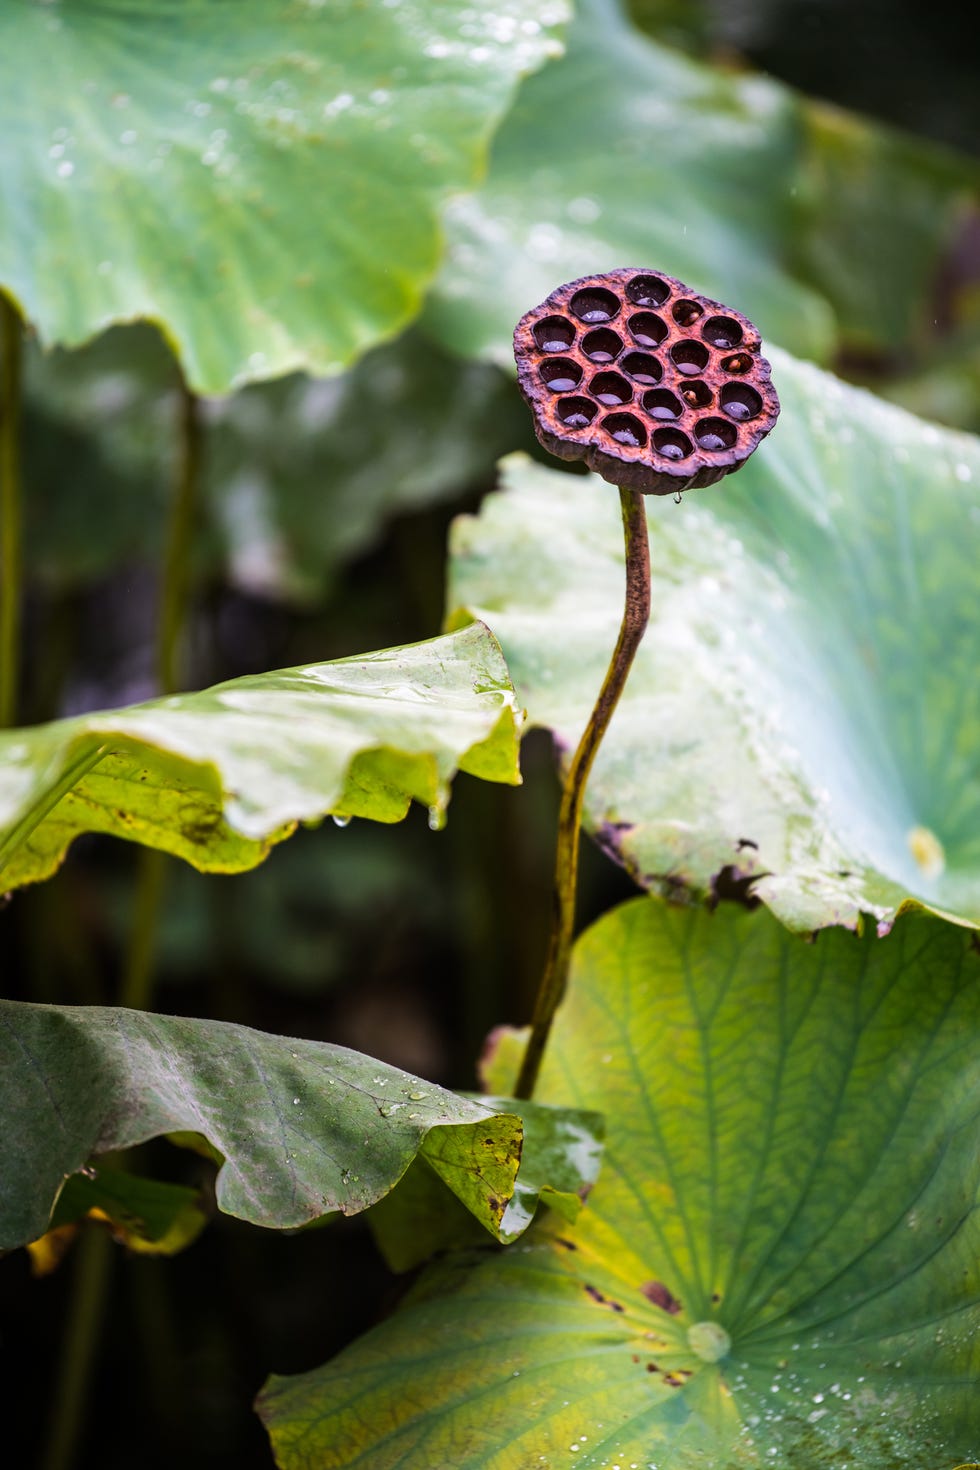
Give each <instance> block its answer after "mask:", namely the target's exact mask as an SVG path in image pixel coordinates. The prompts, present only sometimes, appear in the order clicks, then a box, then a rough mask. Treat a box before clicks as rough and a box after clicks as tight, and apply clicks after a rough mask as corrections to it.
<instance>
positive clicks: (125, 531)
mask: <svg viewBox="0 0 980 1470" xmlns="http://www.w3.org/2000/svg"><path fill="white" fill-rule="evenodd" d="M25 366H26V372H25V377H26V381H27V403H28V414H27V422H26V431H27V432H26V434H25V446H24V480H25V484H27V485H28V486H29V487H30V493H29V495H28V496H27V499H26V504H25V507H24V509H25V517H26V522H27V525H26V532H27V539H28V563H29V565H30V567H31V569H32V572H33V575H34V576H35V577H37V578H38V579H39V580H43V581H44V582H45V583H46V584H47V585H49V586H54V587H58V588H62V589H64V588H72V587H75V586H78V585H85V584H86V583H88V582H91V581H92V580H94V579H95V578H97V577H99V576H104V575H105V574H106V573H107V571H110V570H112V569H113V568H118V566H119V564H120V562H122V561H123V560H124V559H125V558H133V559H135V558H136V557H140V558H142V560H144V561H154V560H155V559H156V558H157V557H158V555H159V546H160V543H161V539H162V537H163V535H164V517H165V512H166V504H167V500H168V488H169V482H170V481H172V480H173V479H174V478H175V475H176V469H175V468H174V466H173V458H174V447H175V439H174V434H175V426H176V424H177V417H178V411H179V405H178V401H177V392H176V389H177V378H176V371H175V367H174V363H173V360H172V358H171V357H170V355H169V353H168V352H167V350H166V348H165V346H164V345H163V343H162V341H161V339H160V337H159V335H158V334H157V333H156V332H155V331H153V330H152V329H150V328H148V327H145V326H130V327H125V328H122V327H119V328H115V329H113V330H112V331H109V332H105V333H103V334H102V336H101V337H98V338H97V339H96V340H95V341H93V342H91V343H89V344H87V345H86V346H85V347H84V348H79V349H76V350H75V351H73V352H66V351H59V350H56V351H54V352H46V353H42V352H41V351H39V350H38V349H37V348H33V349H31V350H29V351H28V353H27V357H26V365H25ZM201 421H202V430H203V449H202V487H201V502H202V511H203V517H204V518H206V520H207V522H208V528H207V529H208V535H207V537H206V539H205V538H203V537H202V538H201V542H202V544H201V545H199V546H198V548H197V554H198V556H199V557H200V556H201V554H202V552H203V551H204V550H205V548H206V549H207V551H208V553H209V554H210V556H211V559H212V561H213V562H217V563H218V564H219V565H220V563H221V562H222V561H223V562H224V570H225V575H226V576H227V578H228V580H229V582H230V583H231V584H232V585H233V586H235V587H236V588H238V589H240V590H242V591H243V592H245V593H246V594H249V595H252V596H256V595H257V596H261V597H278V598H281V599H284V600H289V601H292V602H299V603H309V602H311V601H313V600H314V599H317V598H321V597H322V596H323V595H324V592H325V591H327V590H328V589H329V584H330V582H331V580H332V578H333V577H335V576H336V574H337V571H338V569H339V568H340V567H342V566H343V565H344V564H345V563H348V562H349V561H350V560H351V559H352V558H354V557H356V556H359V555H362V554H363V553H364V552H365V551H367V550H369V549H370V548H371V547H372V546H373V545H374V544H375V543H376V542H377V541H378V540H379V539H380V538H381V536H382V535H383V533H384V530H385V527H386V524H387V522H388V521H390V520H391V519H392V518H393V517H395V516H397V515H399V514H403V513H407V512H410V511H416V510H421V509H424V508H427V507H429V506H432V505H434V504H436V503H438V502H439V501H443V500H446V499H448V498H451V497H457V496H461V495H463V494H465V493H466V492H467V491H471V490H472V489H473V488H475V487H485V486H488V485H489V484H490V483H491V482H492V479H493V475H494V466H495V464H496V461H497V460H498V459H499V458H500V456H501V455H502V454H505V453H507V452H508V451H510V450H513V449H516V448H520V447H523V446H524V445H525V444H529V443H531V442H533V434H532V432H531V427H530V422H529V420H528V417H527V412H526V410H525V408H524V405H523V402H522V401H521V398H520V395H519V394H518V392H517V389H516V387H515V386H514V384H513V382H512V381H509V380H508V378H507V377H505V376H504V374H502V373H501V372H500V371H499V369H497V368H494V367H491V366H490V365H489V364H485V363H476V362H462V361H460V360H459V359H457V358H455V357H452V356H450V354H448V353H446V352H445V351H441V350H440V349H439V348H437V347H436V346H435V345H434V344H433V343H432V342H430V341H428V340H427V339H426V338H425V337H423V336H422V335H421V333H419V332H417V331H408V332H406V333H404V334H403V335H402V336H401V337H399V338H398V339H397V340H396V341H394V342H389V343H385V344H384V345H383V346H380V347H376V348H374V349H373V350H372V351H371V352H368V353H366V354H365V356H364V357H363V358H361V359H360V360H359V361H358V362H357V363H356V364H355V365H354V366H353V367H352V368H351V369H350V370H349V371H348V372H346V373H343V374H341V375H340V376H339V377H336V378H331V379H310V378H309V377H307V376H306V375H305V374H299V373H296V374H292V375H290V376H289V377H287V378H284V379H281V380H278V381H276V382H273V383H263V384H254V385H252V386H250V387H248V388H246V389H243V390H242V391H241V392H240V393H237V394H235V395H233V396H232V397H230V398H227V399H220V400H213V401H209V402H207V403H206V404H204V405H202V411H201Z"/></svg>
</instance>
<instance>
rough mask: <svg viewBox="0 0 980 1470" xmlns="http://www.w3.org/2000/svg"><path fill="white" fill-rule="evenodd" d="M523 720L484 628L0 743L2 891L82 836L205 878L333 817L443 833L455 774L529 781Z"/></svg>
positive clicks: (34, 875) (11, 734) (43, 871)
mask: <svg viewBox="0 0 980 1470" xmlns="http://www.w3.org/2000/svg"><path fill="white" fill-rule="evenodd" d="M519 718H520V711H519V710H518V708H517V705H516V703H515V700H514V695H513V690H512V688H511V685H510V681H509V678H508V675H507V669H506V666H505V664H504V662H503V659H502V658H501V656H500V649H499V647H498V645H497V643H496V641H495V640H494V638H493V637H492V636H491V635H490V634H489V633H488V632H487V630H486V628H483V627H480V626H476V625H474V626H473V627H470V628H466V629H464V630H463V631H462V632H461V633H459V634H451V635H449V636H448V637H443V638H434V639H430V640H429V641H428V642H425V643H417V644H413V645H409V646H407V647H405V648H394V649H388V650H386V651H384V652H381V653H371V654H368V655H366V656H365V657H363V658H350V659H338V660H337V661H335V662H333V663H328V664H310V665H307V666H305V667H302V668H297V669H283V670H280V671H279V672H278V673H274V674H260V675H254V676H251V677H247V678H243V679H233V680H230V681H229V682H228V683H226V684H218V685H216V686H215V687H214V688H213V689H206V690H203V691H202V692H200V693H197V694H182V695H175V696H172V697H169V698H165V699H156V700H152V701H150V702H149V703H147V704H142V705H133V706H132V707H130V708H129V709H124V710H115V711H111V712H107V713H104V714H93V715H81V716H78V717H76V718H74V719H67V720H58V721H55V722H53V723H52V724H49V725H41V726H37V727H36V728H33V729H25V730H13V731H6V732H3V733H2V734H0V889H2V890H6V889H10V888H15V887H17V886H18V885H19V884H21V883H28V882H33V881H36V880H38V879H40V878H45V877H47V876H48V875H49V874H50V873H52V872H53V871H54V870H55V869H56V868H57V866H58V864H59V863H60V862H61V860H62V859H63V857H64V855H65V853H66V851H67V849H68V847H69V845H70V843H71V842H72V841H73V840H74V838H75V837H77V836H78V835H79V833H81V832H107V833H110V834H112V835H115V836H118V837H126V838H129V839H130V840H132V841H136V842H142V843H144V844H146V845H147V846H150V847H157V848H161V849H162V850H163V851H165V852H170V853H173V854H175V855H176V856H178V857H182V858H184V859H185V860H186V861H188V862H190V863H191V864H193V866H194V867H197V868H200V869H202V870H205V871H216V872H237V871H241V870H242V869H245V868H250V867H254V866H255V864H256V863H258V862H261V860H262V858H263V857H265V856H266V854H267V853H268V851H269V848H270V846H271V845H272V844H273V843H275V842H279V841H281V840H282V839H283V838H284V837H287V836H288V835H289V833H290V831H292V829H293V827H294V826H295V824H296V823H297V822H309V821H315V820H317V819H319V818H321V817H323V816H324V815H325V814H326V813H327V812H331V811H332V812H334V813H336V814H341V815H343V816H347V817H350V816H358V817H370V818H372V819H373V820H375V821H380V822H396V821H400V820H401V818H402V817H403V816H404V815H405V813H406V811H407V810H408V806H409V803H410V802H411V800H412V799H413V798H414V799H415V800H417V801H420V802H423V803H424V804H425V805H427V806H428V807H429V808H430V810H431V811H432V813H433V820H434V821H441V820H442V815H443V814H444V812H445V808H446V805H447V802H448V798H449V783H450V781H451V779H452V777H453V776H454V775H455V773H456V771H457V770H462V771H468V772H470V773H471V774H472V775H475V776H479V777H482V778H483V779H484V780H489V781H505V782H510V783H511V784H516V783H517V782H519V780H520V775H519V771H518V767H517V731H518V726H519Z"/></svg>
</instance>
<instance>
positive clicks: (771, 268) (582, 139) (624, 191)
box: [425, 0, 834, 363]
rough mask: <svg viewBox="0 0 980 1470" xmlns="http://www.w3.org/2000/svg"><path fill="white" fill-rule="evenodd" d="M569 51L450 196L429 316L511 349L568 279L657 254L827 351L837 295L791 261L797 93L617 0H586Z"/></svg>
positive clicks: (442, 327) (476, 339) (434, 326)
mask: <svg viewBox="0 0 980 1470" xmlns="http://www.w3.org/2000/svg"><path fill="white" fill-rule="evenodd" d="M576 9H577V18H576V20H575V22H574V23H573V25H572V26H571V27H570V29H569V32H568V35H567V38H566V40H567V52H566V54H565V56H564V57H563V58H562V59H561V60H560V61H556V62H555V63H553V64H552V65H550V66H548V67H546V68H545V69H544V70H543V71H542V72H541V73H540V74H539V75H538V76H536V77H533V78H531V79H530V80H529V81H528V82H527V83H526V84H525V85H524V86H523V87H522V89H521V92H520V95H519V97H518V100H517V103H516V104H515V106H514V108H513V109H512V111H511V112H510V114H509V116H508V117H507V119H506V121H505V122H504V124H503V126H502V127H501V129H500V132H499V133H498V135H497V138H496V139H495V141H494V146H493V150H492V154H491V164H490V170H489V173H488V176H487V180H486V183H485V184H483V185H482V186H481V188H480V189H479V190H478V191H477V192H475V193H473V194H470V195H466V196H464V197H462V198H461V199H459V200H456V201H454V202H453V203H452V204H451V205H450V207H449V209H448V212H447V217H446V218H447V229H448V232H449V238H450V244H451V249H450V253H449V256H448V259H447V262H446V265H445V266H444V268H443V270H442V271H441V272H440V274H439V276H438V278H437V281H436V284H435V287H434V294H433V297H432V299H431V301H430V304H429V306H428V308H427V311H426V318H425V320H426V323H427V325H428V326H429V328H430V329H431V330H433V331H434V332H435V333H436V334H437V335H438V336H439V337H440V338H441V339H442V340H444V341H445V342H447V343H448V344H449V345H450V346H451V347H454V348H455V349H456V350H457V351H461V352H468V353H479V354H483V355H487V356H492V357H494V358H495V359H496V360H497V361H500V362H508V363H509V362H510V360H511V337H512V334H513V330H514V324H515V323H516V322H517V320H518V318H519V317H521V316H522V315H523V314H524V312H525V311H527V310H528V308H529V307H531V306H533V305H534V304H535V303H536V302H538V301H543V300H544V298H545V297H546V296H547V295H548V294H549V293H550V292H551V291H552V290H553V289H554V287H555V286H556V285H558V284H559V283H560V282H562V281H569V280H573V279H575V278H576V277H578V276H582V275H586V274H592V273H595V272H598V271H605V270H612V269H615V268H617V267H620V266H631V265H635V266H637V267H643V266H654V267H656V268H658V269H661V270H664V271H667V272H668V273H669V274H670V275H674V276H678V277H679V278H680V279H681V280H683V281H686V282H688V284H689V285H691V286H692V287H694V289H695V290H699V291H703V292H704V293H706V294H707V295H708V296H710V297H712V298H715V299H718V300H720V301H730V302H731V303H732V304H733V305H737V306H738V307H739V308H740V309H741V310H743V311H745V312H746V313H747V314H748V315H749V316H750V317H751V318H752V320H753V321H754V322H755V323H756V324H757V325H758V327H759V329H760V331H761V332H762V333H763V335H764V336H765V337H767V338H768V339H770V340H775V341H777V342H780V343H782V345H783V346H785V347H789V348H791V349H793V350H795V351H797V352H800V353H802V354H804V355H806V356H811V357H816V358H822V357H824V356H826V355H827V354H828V353H829V352H830V351H831V348H832V346H833V343H834V328H833V319H832V315H831V313H830V311H829V309H828V307H827V305H826V303H825V302H824V301H822V300H821V299H820V298H819V297H818V296H817V294H816V293H815V292H814V291H813V290H812V289H810V288H808V287H807V286H805V285H803V284H802V283H801V282H800V281H798V280H795V279H793V277H792V275H791V274H790V272H789V269H788V266H787V262H788V260H789V255H790V245H791V236H792V232H793V228H794V219H795V212H794V198H793V187H794V184H795V183H798V181H799V180H798V169H799V117H798V107H797V104H796V102H795V100H794V99H793V97H792V94H791V93H789V92H788V91H787V90H786V89H785V88H781V87H779V86H777V85H775V84H774V83H771V82H769V81H767V80H765V79H764V78H761V77H747V78H746V77H741V78H736V77H731V76H725V75H724V74H722V73H721V72H719V71H716V70H712V69H711V68H708V67H704V66H701V65H699V64H698V63H697V62H694V61H691V60H689V59H688V58H686V57H684V56H682V55H680V53H678V52H673V51H671V50H669V49H668V48H667V47H664V46H659V45H658V44H657V43H656V42H654V41H651V40H649V39H648V38H647V37H645V36H643V35H642V34H641V33H640V32H639V31H637V30H636V29H635V28H634V27H633V26H631V25H630V24H629V23H628V22H627V21H626V20H625V19H624V17H623V14H622V9H621V6H620V4H619V0H581V3H580V4H579V5H578V6H577V7H576Z"/></svg>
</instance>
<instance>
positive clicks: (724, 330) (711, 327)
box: [701, 316, 742, 352]
mask: <svg viewBox="0 0 980 1470" xmlns="http://www.w3.org/2000/svg"><path fill="white" fill-rule="evenodd" d="M701 335H702V337H703V338H704V340H705V341H706V342H710V343H711V345H712V347H717V348H718V349H719V351H721V352H725V351H727V350H728V348H729V347H737V346H738V344H739V343H740V342H741V340H742V328H741V327H740V326H739V324H738V322H737V321H736V320H735V318H734V317H730V316H709V317H708V320H707V321H706V322H705V324H704V326H703V327H702V328H701Z"/></svg>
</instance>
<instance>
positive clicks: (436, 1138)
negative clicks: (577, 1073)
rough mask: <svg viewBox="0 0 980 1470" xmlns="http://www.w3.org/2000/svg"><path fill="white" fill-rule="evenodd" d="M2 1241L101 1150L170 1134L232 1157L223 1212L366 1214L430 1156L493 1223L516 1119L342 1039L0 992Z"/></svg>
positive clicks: (517, 1135)
mask: <svg viewBox="0 0 980 1470" xmlns="http://www.w3.org/2000/svg"><path fill="white" fill-rule="evenodd" d="M0 1060H2V1065H0V1095H2V1106H3V1115H4V1120H5V1123H4V1130H3V1138H2V1141H0V1249H3V1248H9V1247H11V1246H15V1245H20V1244H23V1243H24V1242H26V1241H29V1240H34V1239H36V1238H37V1237H38V1236H39V1235H41V1233H42V1232H43V1231H44V1230H45V1229H46V1227H47V1225H48V1221H49V1218H50V1216H51V1211H52V1207H53V1206H54V1204H55V1201H56V1199H57V1198H58V1194H59V1191H60V1190H61V1188H62V1185H63V1184H64V1182H65V1180H66V1179H67V1178H69V1177H70V1176H71V1175H73V1174H75V1173H76V1172H77V1171H79V1170H81V1169H82V1168H83V1167H88V1165H87V1161H88V1160H89V1159H90V1158H92V1157H93V1156H98V1155H99V1154H102V1153H106V1152H108V1151H110V1150H113V1149H122V1148H129V1147H131V1146H132V1145H134V1144H137V1143H143V1142H145V1141H146V1140H147V1139H149V1138H155V1137H157V1136H159V1135H161V1134H167V1133H170V1132H173V1131H184V1132H191V1133H195V1134H200V1135H201V1136H202V1137H203V1139H204V1140H205V1142H206V1143H207V1144H208V1145H209V1146H210V1148H211V1149H213V1150H216V1151H217V1153H218V1154H219V1155H220V1156H221V1157H222V1158H223V1160H224V1164H223V1166H222V1168H221V1169H219V1172H218V1178H217V1185H216V1189H217V1202H218V1206H219V1208H220V1209H222V1210H224V1211H225V1213H227V1214H230V1215H237V1216H239V1218H241V1219H243V1220H248V1221H251V1223H252V1224H255V1225H265V1226H269V1227H273V1228H276V1229H294V1228H296V1227H298V1226H300V1225H304V1224H307V1223H308V1222H309V1221H311V1220H315V1219H318V1218H320V1217H321V1216H323V1215H326V1214H329V1213H330V1212H331V1211H335V1210H339V1211H341V1212H342V1213H343V1214H345V1215H352V1214H356V1213H357V1212H358V1211H360V1210H364V1209H366V1208H367V1207H368V1206H369V1205H372V1204H374V1203H375V1202H376V1201H377V1200H378V1199H380V1198H381V1196H382V1195H384V1194H387V1192H388V1191H389V1190H390V1189H392V1188H393V1187H394V1185H395V1184H396V1183H397V1181H398V1180H399V1179H400V1178H401V1176H402V1174H403V1173H404V1172H405V1170H406V1169H407V1167H408V1165H409V1164H410V1163H411V1161H412V1160H413V1159H414V1158H415V1157H416V1156H417V1155H418V1154H419V1153H420V1151H421V1152H423V1153H424V1154H425V1155H426V1157H427V1158H428V1159H429V1160H430V1162H431V1164H432V1167H433V1168H434V1169H435V1170H436V1172H437V1173H438V1174H439V1175H440V1176H441V1177H442V1178H443V1179H445V1180H446V1182H447V1183H448V1185H449V1187H450V1188H451V1189H452V1190H453V1191H454V1193H456V1194H457V1195H458V1197H459V1198H460V1199H462V1200H463V1201H464V1203H465V1204H466V1205H467V1207H468V1208H469V1209H471V1210H472V1211H473V1212H474V1214H475V1215H476V1217H477V1218H478V1219H479V1220H480V1221H481V1223H482V1224H483V1225H485V1226H486V1228H487V1229H488V1230H492V1231H494V1232H496V1231H497V1229H498V1228H499V1224H500V1221H501V1219H502V1217H503V1215H504V1213H505V1210H506V1208H507V1203H508V1201H509V1199H510V1197H511V1194H512V1193H513V1188H514V1179H515V1176H516V1174H517V1167H518V1163H519V1161H520V1154H521V1141H522V1128H521V1121H520V1118H519V1117H517V1116H516V1115H515V1114H514V1113H513V1112H511V1111H507V1110H505V1109H502V1108H492V1107H488V1106H485V1105H484V1104H483V1103H480V1102H473V1101H469V1100H467V1099H465V1098H460V1097H457V1096H455V1095H454V1094H453V1093H451V1092H446V1091H445V1090H444V1089H443V1088H441V1087H434V1086H433V1085H432V1084H431V1083H428V1082H423V1081H421V1080H420V1079H419V1078H418V1077H413V1076H412V1075H411V1074H410V1073H408V1072H403V1071H401V1070H400V1069H399V1068H397V1067H390V1066H387V1065H385V1064H384V1063H382V1062H377V1061H375V1060H374V1059H373V1058H371V1057H366V1056H362V1055H361V1054H360V1053H359V1052H354V1051H349V1050H348V1049H347V1048H345V1047H339V1046H329V1045H327V1044H326V1043H324V1042H319V1041H302V1040H299V1039H296V1038H292V1037H288V1036H285V1037H284V1036H270V1035H266V1034H265V1033H263V1032H260V1031H253V1030H251V1029H250V1028H249V1027H246V1026H236V1025H231V1024H228V1023H226V1022H221V1021H204V1020H191V1019H186V1018H184V1017H180V1016H155V1015H150V1014H148V1013H146V1012H143V1011H128V1010H122V1009H119V1008H116V1007H85V1006H38V1005H28V1004H23V1003H18V1002H16V1001H0Z"/></svg>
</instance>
